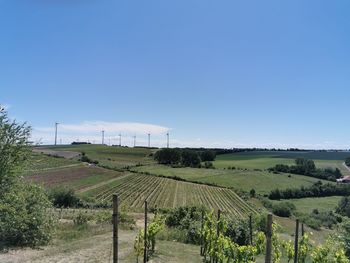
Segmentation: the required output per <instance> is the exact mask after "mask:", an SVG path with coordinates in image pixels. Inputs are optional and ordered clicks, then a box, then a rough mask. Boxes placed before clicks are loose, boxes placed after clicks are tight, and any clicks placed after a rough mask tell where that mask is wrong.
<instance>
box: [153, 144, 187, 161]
mask: <svg viewBox="0 0 350 263" xmlns="http://www.w3.org/2000/svg"><path fill="white" fill-rule="evenodd" d="M154 159H155V160H156V161H158V163H160V164H167V165H169V164H171V165H175V164H179V163H180V162H181V153H180V151H179V150H178V149H170V148H165V149H161V150H159V151H157V152H156V153H155V155H154Z"/></svg>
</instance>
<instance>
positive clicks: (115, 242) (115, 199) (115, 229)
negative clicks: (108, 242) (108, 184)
mask: <svg viewBox="0 0 350 263" xmlns="http://www.w3.org/2000/svg"><path fill="white" fill-rule="evenodd" d="M118 205H119V204H118V195H116V194H114V195H113V215H112V220H113V263H118V221H119V218H118V217H119V215H118Z"/></svg>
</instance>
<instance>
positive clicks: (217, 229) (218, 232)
mask: <svg viewBox="0 0 350 263" xmlns="http://www.w3.org/2000/svg"><path fill="white" fill-rule="evenodd" d="M220 217H221V210H220V209H218V219H217V224H216V235H217V236H218V237H219V234H220V228H219V221H220ZM218 261H219V259H218V258H217V257H215V259H214V262H215V263H218Z"/></svg>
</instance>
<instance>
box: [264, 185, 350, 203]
mask: <svg viewBox="0 0 350 263" xmlns="http://www.w3.org/2000/svg"><path fill="white" fill-rule="evenodd" d="M336 195H338V196H348V195H350V185H346V184H330V183H327V184H323V183H322V182H321V181H318V182H316V183H314V184H313V185H311V186H309V187H305V186H301V187H300V188H287V189H285V190H280V189H275V190H272V191H271V192H270V194H269V196H268V197H269V199H271V200H280V199H299V198H305V197H326V196H336Z"/></svg>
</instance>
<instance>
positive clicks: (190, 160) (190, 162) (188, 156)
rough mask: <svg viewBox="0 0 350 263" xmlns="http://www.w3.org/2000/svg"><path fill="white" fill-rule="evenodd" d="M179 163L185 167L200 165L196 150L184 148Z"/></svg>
mask: <svg viewBox="0 0 350 263" xmlns="http://www.w3.org/2000/svg"><path fill="white" fill-rule="evenodd" d="M181 164H182V165H183V166H185V167H200V165H201V159H200V158H199V155H198V153H197V152H195V151H191V150H184V151H182V154H181Z"/></svg>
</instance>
